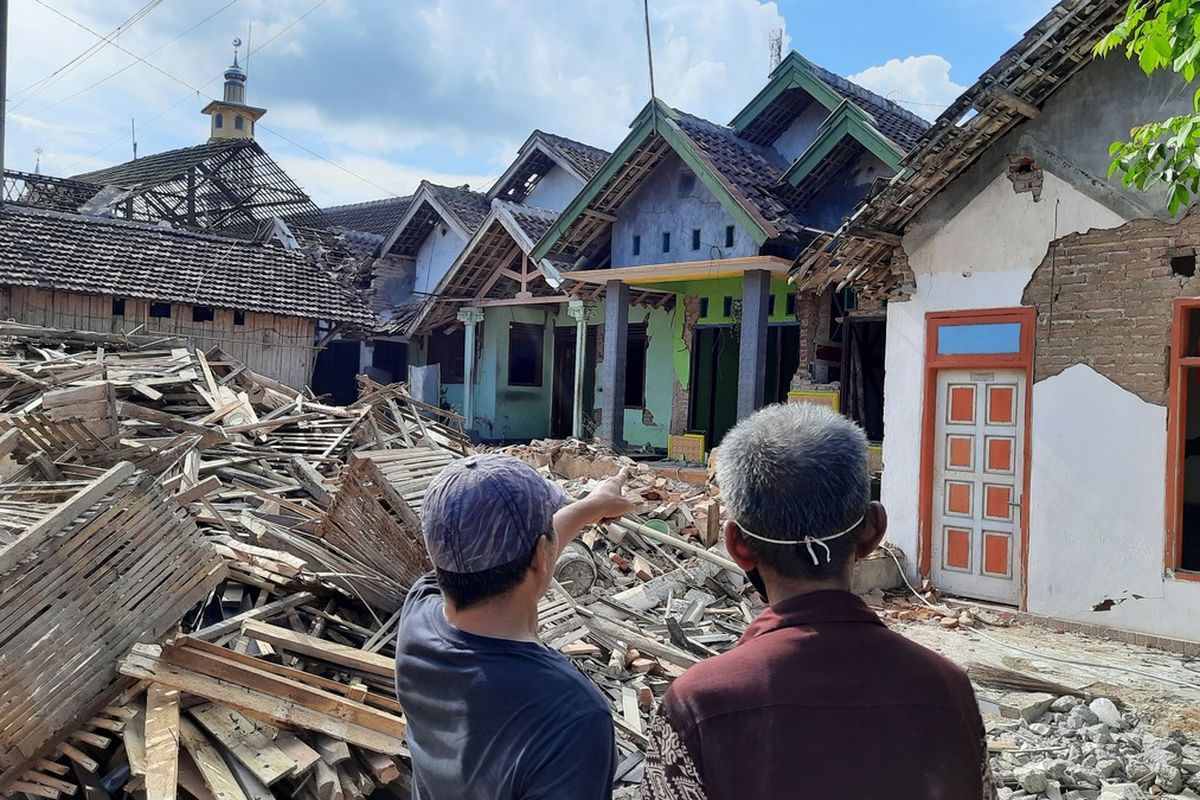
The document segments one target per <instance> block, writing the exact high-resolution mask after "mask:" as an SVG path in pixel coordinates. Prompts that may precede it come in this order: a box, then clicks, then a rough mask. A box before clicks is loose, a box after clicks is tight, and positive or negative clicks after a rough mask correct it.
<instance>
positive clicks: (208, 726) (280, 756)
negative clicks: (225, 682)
mask: <svg viewBox="0 0 1200 800" xmlns="http://www.w3.org/2000/svg"><path fill="white" fill-rule="evenodd" d="M188 713H189V714H190V715H191V716H192V717H193V718H194V719H195V720H196V721H197V722H198V723H200V726H201V727H203V728H204V729H205V730H206V731H208V733H209V734H210V735H211V736H212V737H213V738H214V739H216V740H217V742H218V743H220V745H221V746H222V747H224V748H225V749H226V750H227V751H229V754H230V755H231V756H233V757H234V758H235V759H237V760H238V761H239V762H241V763H242V764H243V765H245V767H246V768H247V769H248V770H249V771H250V772H251V773H253V775H254V776H255V777H256V778H257V779H258V780H260V781H262V782H263V783H265V784H266V785H267V786H270V785H271V784H273V783H275V782H276V781H278V780H279V779H280V778H284V777H287V776H289V775H292V774H294V773H295V772H296V770H297V768H298V765H297V764H296V762H295V761H294V760H293V759H291V758H289V757H288V756H287V754H286V753H284V752H283V751H282V750H280V749H279V748H278V747H276V746H275V743H274V741H273V739H272V737H271V735H270V734H269V733H268V732H267V731H266V730H264V729H263V728H262V726H260V725H257V724H255V723H254V722H253V721H252V720H249V719H247V718H246V717H245V716H243V715H242V714H241V713H239V712H237V711H235V710H233V709H231V708H226V707H225V706H221V705H218V704H216V703H205V704H204V705H200V706H196V707H194V708H192V709H190V710H189V711H188Z"/></svg>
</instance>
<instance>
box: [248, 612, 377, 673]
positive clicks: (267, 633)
mask: <svg viewBox="0 0 1200 800" xmlns="http://www.w3.org/2000/svg"><path fill="white" fill-rule="evenodd" d="M242 635H243V636H249V637H250V638H251V639H258V640H259V641H262V642H268V643H269V644H273V645H276V646H278V647H282V648H284V649H285V650H288V651H290V652H292V653H299V654H301V655H305V656H310V657H312V658H317V659H320V660H322V661H328V662H329V663H331V664H337V665H338V666H342V667H349V668H350V669H355V670H358V671H359V672H366V673H368V674H371V675H379V676H382V677H384V678H392V677H394V676H395V671H396V662H395V660H394V659H391V658H388V657H386V656H381V655H379V654H378V653H371V652H368V651H366V650H359V649H358V648H355V647H346V646H344V645H340V644H336V643H335V642H329V641H326V640H325V639H318V638H317V637H315V636H309V635H307V634H304V633H299V632H297V631H291V630H288V629H287V628H280V627H279V626H277V625H271V624H269V623H266V622H258V621H257V620H246V621H245V622H243V623H242Z"/></svg>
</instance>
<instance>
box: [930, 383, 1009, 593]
mask: <svg viewBox="0 0 1200 800" xmlns="http://www.w3.org/2000/svg"><path fill="white" fill-rule="evenodd" d="M937 393H938V394H937V403H936V417H935V420H936V422H935V426H936V428H935V430H936V434H935V440H934V464H933V466H934V469H933V480H934V485H933V506H932V509H931V512H932V519H933V526H932V527H933V563H932V567H933V580H934V583H935V584H936V585H937V586H938V587H939V588H941V589H944V590H945V591H947V592H951V593H953V594H959V595H963V596H966V597H973V598H977V599H980V600H992V601H996V602H1001V603H1010V604H1014V605H1015V604H1017V603H1018V602H1019V601H1020V597H1021V557H1020V554H1021V541H1022V536H1023V531H1022V530H1021V519H1022V515H1021V503H1022V497H1021V491H1022V487H1023V485H1024V483H1023V479H1024V475H1023V470H1024V465H1025V459H1024V442H1025V431H1024V426H1025V372H1024V370H1016V369H996V370H965V369H964V370H957V369H944V370H940V371H939V372H938V374H937Z"/></svg>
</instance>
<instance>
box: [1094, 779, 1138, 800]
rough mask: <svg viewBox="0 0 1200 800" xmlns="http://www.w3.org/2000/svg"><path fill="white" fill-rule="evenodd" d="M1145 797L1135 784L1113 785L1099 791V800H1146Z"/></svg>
mask: <svg viewBox="0 0 1200 800" xmlns="http://www.w3.org/2000/svg"><path fill="white" fill-rule="evenodd" d="M1147 796H1148V795H1147V794H1146V793H1145V792H1144V791H1142V787H1140V786H1138V785H1137V784H1136V783H1114V784H1111V785H1109V786H1105V787H1104V788H1103V789H1102V790H1101V791H1100V797H1099V800H1146V798H1147Z"/></svg>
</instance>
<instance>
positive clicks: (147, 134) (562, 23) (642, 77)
mask: <svg viewBox="0 0 1200 800" xmlns="http://www.w3.org/2000/svg"><path fill="white" fill-rule="evenodd" d="M1051 5H1052V3H1051V2H1050V0H1008V2H1006V3H996V2H993V1H992V0H904V2H896V1H895V0H870V1H867V0H861V1H860V2H856V3H851V2H830V1H829V0H780V2H761V1H760V0H699V1H698V0H650V7H651V23H652V28H653V39H654V57H655V72H656V76H657V87H658V93H659V95H660V96H661V97H662V98H663V99H664V100H666V101H667V102H669V103H671V104H672V105H676V106H678V107H680V108H683V109H685V110H687V111H690V112H692V113H695V114H699V115H701V116H706V117H708V118H710V119H713V120H714V121H718V122H725V121H727V120H728V119H729V118H730V117H732V116H733V115H734V114H735V113H736V112H737V110H738V109H739V108H740V107H741V105H742V104H744V103H745V102H746V101H747V100H749V99H750V97H751V96H752V95H753V94H754V92H755V91H757V90H758V89H759V88H760V87H761V86H762V84H763V83H764V81H765V80H766V74H767V71H768V66H769V53H768V44H767V41H768V38H769V35H770V32H771V31H772V30H773V29H776V28H782V29H784V32H785V34H784V35H785V39H784V41H785V49H796V50H798V51H800V52H801V53H802V54H804V55H805V56H806V57H808V58H810V59H811V60H813V61H815V62H817V63H819V64H821V65H823V66H825V67H827V68H829V69H832V70H834V71H836V72H839V73H841V74H843V75H847V76H849V77H852V78H854V79H855V80H858V81H859V82H860V83H863V84H864V85H867V86H868V87H869V88H871V89H874V90H876V91H878V92H879V93H880V94H885V95H887V96H889V97H891V98H893V99H895V100H897V101H898V102H902V103H904V104H907V105H908V106H909V108H911V110H913V111H915V112H917V113H919V114H921V115H922V116H926V117H929V118H933V117H935V116H936V115H937V113H938V111H939V110H940V109H941V108H942V107H944V106H945V104H946V103H948V102H949V101H950V100H952V99H953V98H954V97H955V96H956V95H957V93H958V92H959V91H961V90H962V88H963V87H964V86H965V85H969V84H970V83H971V82H973V81H974V80H975V78H976V77H977V76H978V74H979V73H980V72H981V71H982V70H983V69H985V68H986V67H988V66H989V65H990V64H991V63H992V62H993V61H994V60H995V58H996V57H997V56H998V55H999V54H1000V53H1002V52H1003V51H1004V50H1005V49H1007V48H1008V47H1010V46H1011V45H1012V44H1013V43H1014V42H1015V41H1016V40H1017V39H1018V38H1019V37H1020V35H1021V34H1022V33H1023V32H1024V31H1025V30H1026V29H1027V28H1028V27H1029V26H1030V25H1031V24H1032V23H1033V22H1035V21H1036V20H1037V19H1038V18H1039V17H1041V16H1042V15H1043V14H1044V13H1045V12H1046V11H1047V10H1048V9H1049V8H1050V7H1051ZM147 9H148V10H147ZM641 9H642V3H641V0H186V1H185V0H105V2H103V3H100V2H95V0H16V2H14V3H13V4H12V8H11V10H10V19H11V22H10V26H11V27H10V37H9V44H10V52H9V67H8V78H9V84H10V87H11V88H10V90H9V98H8V116H7V122H8V125H7V136H6V148H5V150H6V154H5V158H6V165H7V166H9V167H11V168H15V169H25V170H32V169H33V167H34V164H35V160H36V159H37V158H38V154H37V153H36V150H38V149H40V150H41V151H42V152H41V155H40V158H41V165H42V171H44V172H48V173H52V174H60V175H70V174H75V173H78V172H82V171H86V170H89V169H95V168H98V167H102V166H106V165H108V164H112V163H118V162H120V161H125V160H128V158H129V157H130V156H131V145H130V133H129V131H130V120H131V118H132V119H133V120H134V121H135V124H136V130H137V133H136V137H137V140H138V146H139V152H140V153H142V154H147V153H153V152H158V151H162V150H167V149H170V148H174V147H182V146H187V145H191V144H196V143H199V142H202V141H204V139H205V138H206V137H207V134H208V128H207V119H206V118H204V117H202V116H201V115H200V114H199V110H200V108H202V107H203V106H204V104H205V103H206V102H207V100H208V97H209V96H215V95H219V93H220V89H221V79H220V75H221V72H222V71H223V70H224V67H225V66H226V64H228V63H229V60H230V58H231V56H232V47H231V46H230V40H231V39H232V38H233V37H235V36H239V37H241V38H242V39H248V40H249V42H250V45H251V47H252V48H254V49H255V50H256V52H254V54H253V56H252V58H251V61H250V65H249V71H250V86H249V98H248V99H249V101H250V102H251V103H253V104H255V105H261V106H264V107H266V108H267V109H268V113H267V115H266V116H265V117H264V118H263V120H262V123H261V124H260V126H259V129H258V138H259V141H260V142H261V143H262V144H263V145H264V147H266V149H267V150H268V151H269V152H270V153H271V154H272V155H273V156H274V157H275V158H276V160H278V161H279V162H280V163H281V164H282V165H283V166H284V168H285V169H287V170H288V171H289V172H290V173H291V174H292V175H293V176H294V177H295V178H296V179H297V180H298V181H299V182H300V183H301V185H303V186H304V187H305V188H306V189H307V190H308V191H309V192H310V193H311V194H312V195H313V197H314V198H315V199H316V200H317V202H318V203H319V204H322V205H329V204H334V203H344V202H353V201H357V200H368V199H374V198H377V197H382V196H386V195H388V194H404V193H407V192H410V191H411V190H412V189H413V187H415V185H416V184H417V182H418V181H419V180H420V179H421V178H429V179H431V180H435V181H437V182H441V183H453V184H462V183H467V184H470V185H471V186H473V187H476V188H482V187H485V186H486V185H488V183H489V181H491V180H492V179H494V178H495V177H496V176H498V175H499V174H500V173H501V172H502V171H503V169H504V167H505V166H506V165H507V163H508V161H509V160H510V159H511V158H512V157H513V155H514V154H515V152H516V150H517V148H518V147H519V146H520V143H521V142H522V141H523V140H524V139H525V137H526V136H527V135H528V134H529V132H530V131H531V130H533V129H534V128H542V129H544V130H548V131H552V132H555V133H560V134H563V135H566V136H571V137H573V138H577V139H581V140H584V141H587V142H589V143H591V144H595V145H597V146H601V147H606V148H610V149H611V148H612V147H614V146H615V145H616V144H617V143H618V142H619V141H620V139H621V137H622V136H623V135H624V132H625V130H626V128H627V125H628V123H629V121H630V120H631V119H632V117H633V116H634V114H635V113H636V112H637V110H638V109H639V108H640V107H641V106H642V105H643V104H644V103H645V101H646V98H647V93H648V89H647V85H646V68H645V40H644V33H643V31H642V27H641V25H642V11H641ZM143 11H144V12H145V13H144V15H143V16H141V17H140V18H139V19H137V21H136V22H135V23H134V24H132V25H130V26H129V27H127V28H125V29H123V30H121V31H120V32H119V35H117V36H113V37H112V40H111V42H109V43H102V42H101V40H99V39H98V38H97V36H96V35H95V34H93V33H89V32H88V31H87V30H85V28H90V29H91V30H92V31H95V32H96V33H99V34H102V35H104V36H108V35H109V34H111V33H112V32H113V31H114V30H116V29H117V28H118V26H119V25H121V23H122V22H123V21H125V20H127V19H129V18H131V17H134V16H136V15H137V14H138V13H139V12H143ZM98 43H99V44H98ZM244 51H245V48H244V47H243V53H244ZM81 54H85V55H87V57H86V59H84V60H82V61H78V62H75V63H72V60H73V59H76V57H78V56H80V55H81ZM139 58H140V59H142V60H139ZM64 66H66V67H67V68H66V69H64ZM51 75H53V78H51V79H49V80H47V78H48V76H51ZM193 89H199V90H201V91H200V92H199V93H197V92H196V91H193Z"/></svg>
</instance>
